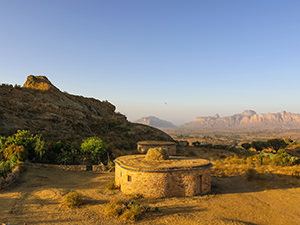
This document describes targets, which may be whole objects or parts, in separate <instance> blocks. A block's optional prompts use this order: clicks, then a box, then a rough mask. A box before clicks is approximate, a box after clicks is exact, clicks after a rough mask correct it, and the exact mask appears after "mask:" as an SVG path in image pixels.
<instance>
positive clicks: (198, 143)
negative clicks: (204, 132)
mask: <svg viewBox="0 0 300 225" xmlns="http://www.w3.org/2000/svg"><path fill="white" fill-rule="evenodd" d="M192 145H193V146H194V147H200V145H201V143H200V142H199V141H195V142H193V143H192Z"/></svg>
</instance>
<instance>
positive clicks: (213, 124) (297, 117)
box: [135, 110, 300, 129]
mask: <svg viewBox="0 0 300 225" xmlns="http://www.w3.org/2000/svg"><path fill="white" fill-rule="evenodd" d="M135 122H137V123H141V124H146V125H149V126H153V127H156V128H171V129H172V128H174V129H176V128H178V129H182V128H184V129H275V128H278V129H300V114H296V113H291V112H286V111H282V112H278V113H260V114H259V113H256V112H255V111H253V110H245V111H244V112H242V113H239V114H234V115H232V116H224V117H221V116H220V115H219V114H215V115H214V116H206V117H197V118H195V119H194V120H193V121H192V122H188V123H185V124H183V125H181V126H178V127H176V126H175V125H174V124H172V123H171V122H169V121H166V120H161V119H159V118H157V117H154V116H149V117H143V118H141V119H139V120H137V121H135Z"/></svg>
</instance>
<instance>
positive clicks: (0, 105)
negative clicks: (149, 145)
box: [0, 76, 172, 149]
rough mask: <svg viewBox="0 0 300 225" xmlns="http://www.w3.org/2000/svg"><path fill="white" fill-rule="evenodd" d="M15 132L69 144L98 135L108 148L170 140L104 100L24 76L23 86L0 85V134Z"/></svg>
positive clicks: (165, 135)
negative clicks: (86, 96) (127, 116)
mask: <svg viewBox="0 0 300 225" xmlns="http://www.w3.org/2000/svg"><path fill="white" fill-rule="evenodd" d="M18 129H28V130H30V131H32V132H33V133H38V134H41V135H42V137H43V138H44V139H47V140H50V141H58V140H62V141H66V142H69V143H73V144H74V143H75V144H79V143H81V141H82V139H83V138H86V137H91V136H99V137H101V138H102V139H103V140H104V141H105V142H106V143H107V144H109V145H110V146H111V148H112V149H134V148H136V142H138V141H141V140H162V141H169V140H172V138H171V137H170V136H169V135H167V134H166V133H164V132H162V131H160V130H158V129H155V128H153V127H149V126H145V125H141V124H135V123H130V122H128V120H127V119H126V117H125V116H124V115H122V114H120V113H116V112H115V106H114V105H112V104H111V103H109V102H107V101H99V100H97V99H94V98H85V97H82V96H75V95H71V94H68V93H66V92H61V91H60V90H59V89H58V88H56V87H55V86H54V85H53V84H51V82H50V81H49V80H48V79H47V78H46V77H44V76H28V78H27V81H26V82H25V84H24V86H23V87H19V86H15V87H13V86H12V85H7V84H2V85H1V86H0V135H11V134H13V133H15V132H16V130H18Z"/></svg>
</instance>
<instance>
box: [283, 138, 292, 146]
mask: <svg viewBox="0 0 300 225" xmlns="http://www.w3.org/2000/svg"><path fill="white" fill-rule="evenodd" d="M284 142H285V143H286V144H287V145H289V144H292V143H293V142H294V141H293V140H292V139H290V138H285V139H284Z"/></svg>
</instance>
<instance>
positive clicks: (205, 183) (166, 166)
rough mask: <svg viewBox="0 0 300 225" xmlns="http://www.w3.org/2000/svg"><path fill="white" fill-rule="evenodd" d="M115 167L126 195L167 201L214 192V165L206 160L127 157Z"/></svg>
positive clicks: (116, 181)
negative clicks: (139, 195)
mask: <svg viewBox="0 0 300 225" xmlns="http://www.w3.org/2000/svg"><path fill="white" fill-rule="evenodd" d="M115 164H116V168H115V169H116V170H115V184H116V185H117V186H119V187H120V190H121V191H122V192H123V193H125V194H141V195H143V196H144V197H146V198H163V197H175V196H178V197H180V196H194V195H199V194H206V193H208V192H210V188H211V175H210V167H211V166H212V164H211V163H210V162H209V161H208V160H205V159H199V158H187V157H175V156H170V157H169V159H167V160H153V161H148V160H146V159H145V155H127V156H121V157H118V158H117V159H115Z"/></svg>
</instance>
